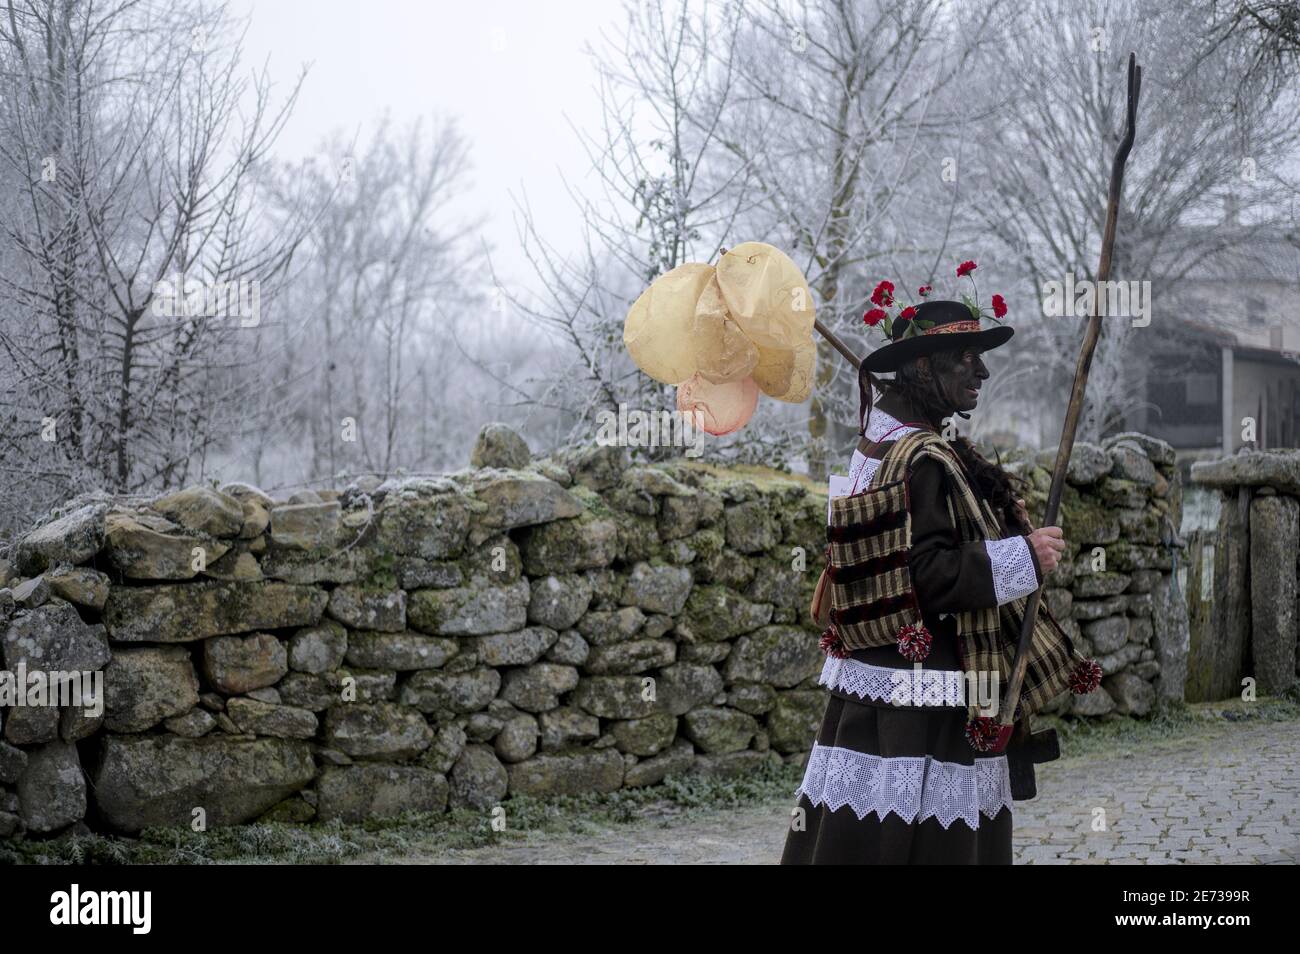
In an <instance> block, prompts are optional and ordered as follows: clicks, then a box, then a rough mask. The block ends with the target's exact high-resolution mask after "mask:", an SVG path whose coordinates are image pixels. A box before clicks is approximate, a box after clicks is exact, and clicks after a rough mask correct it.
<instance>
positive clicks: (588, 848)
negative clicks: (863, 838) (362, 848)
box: [362, 722, 1300, 864]
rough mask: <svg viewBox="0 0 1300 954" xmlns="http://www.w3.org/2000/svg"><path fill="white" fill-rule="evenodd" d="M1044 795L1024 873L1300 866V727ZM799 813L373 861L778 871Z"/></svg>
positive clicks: (1179, 750) (1118, 758)
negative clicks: (1052, 867)
mask: <svg viewBox="0 0 1300 954" xmlns="http://www.w3.org/2000/svg"><path fill="white" fill-rule="evenodd" d="M1038 789H1039V792H1040V794H1039V796H1038V797H1037V798H1036V799H1034V800H1033V801H1031V802H1017V803H1016V813H1017V817H1016V825H1015V848H1016V859H1017V862H1018V863H1021V864H1177V863H1189V862H1190V863H1208V864H1216V863H1227V864H1243V863H1274V864H1295V863H1296V862H1297V861H1300V723H1296V722H1268V723H1238V724H1235V725H1229V726H1225V727H1224V728H1222V729H1216V730H1214V731H1213V732H1208V733H1204V734H1201V735H1197V736H1195V737H1191V738H1187V739H1184V740H1182V741H1178V742H1171V743H1162V744H1160V745H1145V746H1143V747H1140V748H1139V747H1132V748H1131V749H1130V750H1128V751H1120V752H1117V753H1114V754H1106V755H1097V756H1089V757H1087V758H1074V759H1066V760H1061V761H1059V762H1053V763H1049V764H1048V765H1045V766H1039V773H1038ZM793 803H794V800H793V799H787V800H782V801H780V802H773V803H770V804H763V805H754V806H750V807H747V808H744V809H740V810H732V811H713V812H704V813H699V814H697V815H694V816H691V817H688V818H682V817H673V816H671V815H666V816H665V817H661V818H658V819H652V820H645V821H639V822H636V823H632V824H627V825H619V826H612V827H610V828H608V829H607V830H603V831H601V832H598V833H594V834H583V835H574V836H564V835H556V834H545V835H535V836H532V837H531V838H530V839H529V840H526V841H521V842H517V843H509V844H502V845H500V846H497V847H491V848H478V849H473V850H468V851H461V852H446V853H442V852H435V853H419V852H417V853H413V854H410V855H405V856H403V857H401V858H380V857H375V856H369V857H367V858H365V859H362V860H364V861H369V862H374V861H390V862H398V863H402V862H406V863H419V862H440V863H453V864H454V863H460V864H485V863H487V864H491V863H507V864H536V863H562V864H575V863H577V864H581V863H620V864H697V863H703V864H774V863H775V862H776V861H777V860H778V859H779V857H780V854H781V847H782V845H783V843H784V840H785V825H786V823H787V819H788V817H789V810H790V806H791V805H793ZM1103 823H1104V830H1103V829H1102V825H1103ZM1094 827H1095V828H1097V829H1098V830H1094Z"/></svg>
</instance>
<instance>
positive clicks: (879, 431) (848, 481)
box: [826, 408, 916, 524]
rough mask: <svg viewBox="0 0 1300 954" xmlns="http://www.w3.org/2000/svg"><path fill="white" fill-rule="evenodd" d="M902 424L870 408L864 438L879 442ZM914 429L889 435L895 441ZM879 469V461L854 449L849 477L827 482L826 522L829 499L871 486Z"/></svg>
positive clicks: (827, 519) (836, 475) (878, 410)
mask: <svg viewBox="0 0 1300 954" xmlns="http://www.w3.org/2000/svg"><path fill="white" fill-rule="evenodd" d="M901 423H902V422H901V421H899V420H897V419H896V418H894V417H892V416H891V415H889V414H886V413H885V412H884V411H881V410H880V409H879V408H872V409H871V414H870V416H869V417H868V418H867V430H866V437H867V439H868V440H873V441H878V440H881V439H882V438H883V437H884V436H885V435H886V434H889V432H890V431H891V430H892V429H893V428H895V427H899V426H900V424H901ZM915 430H916V428H915V427H904V428H902V429H901V430H898V431H895V432H894V433H893V434H889V436H890V438H891V439H897V438H899V437H902V436H903V435H905V434H911V433H912V432H913V431H915ZM879 469H880V461H879V460H878V459H876V458H874V457H867V456H866V455H865V454H863V453H862V451H860V450H857V449H856V448H855V449H854V451H853V456H852V458H850V459H849V476H848V477H842V476H840V475H838V474H832V475H831V477H830V480H829V481H828V482H827V490H826V496H827V500H826V522H827V523H828V524H829V523H830V520H831V504H830V502H831V499H833V498H835V497H846V496H848V495H849V494H854V493H857V492H858V491H859V490H862V489H863V488H864V487H869V486H871V480H872V478H873V477H875V476H876V471H877V470H879Z"/></svg>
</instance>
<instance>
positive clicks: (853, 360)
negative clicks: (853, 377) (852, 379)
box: [813, 318, 862, 371]
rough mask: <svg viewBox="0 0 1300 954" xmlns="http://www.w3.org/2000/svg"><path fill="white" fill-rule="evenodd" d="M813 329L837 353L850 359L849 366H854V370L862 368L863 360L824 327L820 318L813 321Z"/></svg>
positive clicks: (837, 336)
mask: <svg viewBox="0 0 1300 954" xmlns="http://www.w3.org/2000/svg"><path fill="white" fill-rule="evenodd" d="M813 327H814V328H816V329H817V331H818V332H819V333H820V334H821V336H822V337H823V338H825V339H826V340H827V341H829V342H830V343H831V344H832V345H834V346H835V350H836V351H838V352H839V353H840V354H842V355H844V357H845V358H847V359H848V362H849V364H851V365H853V370H855V371H856V370H857V369H858V368H860V367H862V359H861V358H859V357H858V356H857V355H856V354H854V353H853V351H852V349H850V348H849V346H848V345H846V344H845V343H844V342H843V341H841V340H840V336H839V335H837V334H836V333H835V332H833V331H831V330H830V329H829V328H827V327H826V326H825V325H823V324H822V320H821V319H820V318H814V319H813Z"/></svg>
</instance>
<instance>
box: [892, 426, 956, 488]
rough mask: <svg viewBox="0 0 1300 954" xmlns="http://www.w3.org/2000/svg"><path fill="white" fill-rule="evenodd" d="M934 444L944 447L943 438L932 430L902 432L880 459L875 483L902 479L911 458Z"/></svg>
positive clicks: (907, 469)
mask: <svg viewBox="0 0 1300 954" xmlns="http://www.w3.org/2000/svg"><path fill="white" fill-rule="evenodd" d="M935 445H938V446H942V447H945V448H946V445H945V444H944V440H943V438H942V437H940V436H939V435H938V434H936V433H934V432H933V431H920V430H918V431H913V432H912V433H910V434H904V435H903V436H902V437H900V438H899V439H898V440H897V441H895V442H894V446H893V447H891V448H890V449H889V451H888V452H887V453H886V454H885V456H884V457H883V458H882V459H881V461H880V469H879V470H877V471H876V483H877V484H888V483H893V482H894V481H896V480H902V479H903V478H904V477H906V476H907V473H908V471H909V469H910V467H911V465H912V461H913V459H914V458H915V457H916V456H917V455H918V454H920V453H921V452H922V451H924V450H926V449H928V448H930V447H934V446H935Z"/></svg>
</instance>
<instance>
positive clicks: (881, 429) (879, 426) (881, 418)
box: [864, 407, 916, 441]
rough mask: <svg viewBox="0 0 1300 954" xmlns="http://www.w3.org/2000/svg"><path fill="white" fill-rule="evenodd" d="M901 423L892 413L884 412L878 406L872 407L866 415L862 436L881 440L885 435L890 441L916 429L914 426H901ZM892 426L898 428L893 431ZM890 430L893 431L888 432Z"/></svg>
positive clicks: (870, 439) (871, 439) (872, 439)
mask: <svg viewBox="0 0 1300 954" xmlns="http://www.w3.org/2000/svg"><path fill="white" fill-rule="evenodd" d="M902 423H903V422H902V421H900V420H898V418H896V417H894V416H893V415H890V414H886V413H885V412H884V411H882V410H881V409H880V408H878V407H873V408H872V409H871V413H870V414H869V415H868V416H867V429H866V431H865V433H864V436H865V437H866V439H867V440H869V441H883V440H884V439H885V438H886V436H888V438H889V439H890V440H891V441H896V440H898V439H899V438H900V437H903V436H905V435H907V434H911V433H912V432H913V431H915V430H916V428H915V427H903V426H902ZM894 428H898V430H896V431H895V430H894ZM890 431H894V432H893V433H892V434H890V433H889V432H890Z"/></svg>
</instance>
